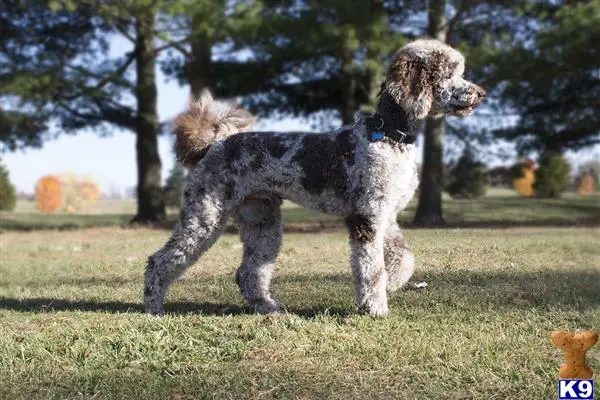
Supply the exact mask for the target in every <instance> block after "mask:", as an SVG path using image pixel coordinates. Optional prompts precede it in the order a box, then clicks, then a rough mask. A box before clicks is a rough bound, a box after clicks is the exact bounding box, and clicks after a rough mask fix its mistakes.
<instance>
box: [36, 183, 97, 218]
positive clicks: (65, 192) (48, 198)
mask: <svg viewBox="0 0 600 400" xmlns="http://www.w3.org/2000/svg"><path fill="white" fill-rule="evenodd" d="M38 193H39V195H38ZM101 195H102V193H101V191H100V188H99V187H98V185H97V184H96V182H94V181H93V180H92V179H90V178H81V177H78V176H77V175H75V174H72V173H64V174H59V175H49V176H45V177H43V178H42V179H40V181H39V182H38V185H37V186H36V204H37V208H38V210H40V211H41V212H44V213H53V212H57V211H66V212H68V213H74V212H79V211H84V210H86V209H89V208H90V207H91V206H92V205H93V204H94V203H96V202H97V201H98V200H99V199H100V197H101ZM57 199H60V201H58V200H57Z"/></svg>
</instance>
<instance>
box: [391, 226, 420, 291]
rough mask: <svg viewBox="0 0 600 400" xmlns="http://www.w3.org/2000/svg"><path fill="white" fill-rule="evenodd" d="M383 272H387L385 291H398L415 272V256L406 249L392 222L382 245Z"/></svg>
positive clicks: (399, 233) (402, 237) (397, 229)
mask: <svg viewBox="0 0 600 400" xmlns="http://www.w3.org/2000/svg"><path fill="white" fill-rule="evenodd" d="M383 249H384V259H385V270H386V271H387V277H388V280H387V291H388V292H389V293H393V292H395V291H396V290H398V289H400V288H401V287H402V286H403V285H404V284H405V283H406V282H408V280H409V279H410V277H411V276H412V274H413V272H414V270H415V256H414V255H413V253H412V252H411V251H410V250H409V249H408V247H406V243H405V241H404V236H403V235H402V232H401V231H400V227H399V226H398V224H397V223H396V221H394V222H393V223H392V224H391V225H390V227H389V228H388V229H387V231H386V233H385V239H384V244H383Z"/></svg>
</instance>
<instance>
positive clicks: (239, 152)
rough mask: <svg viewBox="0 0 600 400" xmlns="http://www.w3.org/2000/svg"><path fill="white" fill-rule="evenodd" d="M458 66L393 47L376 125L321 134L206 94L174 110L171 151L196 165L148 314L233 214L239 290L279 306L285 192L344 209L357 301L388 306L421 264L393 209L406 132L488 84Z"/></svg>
mask: <svg viewBox="0 0 600 400" xmlns="http://www.w3.org/2000/svg"><path fill="white" fill-rule="evenodd" d="M463 72H464V58H463V56H462V55H461V54H460V53H459V52H458V51H456V50H454V49H452V48H451V47H449V46H447V45H445V44H443V43H441V42H438V41H434V40H418V41H415V42H412V43H409V44H408V45H406V46H404V47H402V48H401V49H400V50H399V51H398V52H397V54H396V55H395V56H394V58H393V60H392V63H391V65H390V67H389V70H388V72H387V76H386V80H385V82H384V83H383V84H382V86H381V93H380V95H379V103H378V106H377V113H376V114H374V115H375V116H376V117H377V119H375V121H376V122H375V123H373V120H374V118H375V117H374V116H364V115H363V116H359V117H358V118H357V120H356V122H355V123H353V124H352V125H348V126H344V127H342V128H340V129H339V130H337V131H334V132H329V133H322V134H315V133H294V132H278V133H272V132H243V133H240V131H243V130H246V129H248V128H249V126H251V124H252V123H253V122H254V118H253V117H252V116H251V115H250V114H248V113H247V112H245V111H243V110H239V109H236V108H235V107H230V106H227V105H225V104H222V103H219V102H216V101H214V100H213V99H212V97H211V95H210V94H209V93H208V92H205V93H204V94H203V95H202V96H201V98H200V99H199V100H198V101H196V102H194V103H193V104H192V105H191V108H190V110H189V111H187V112H186V113H184V114H182V115H181V116H180V117H179V118H178V119H177V129H176V134H177V143H176V151H177V153H178V156H179V157H180V160H181V161H183V162H184V163H185V164H187V165H188V166H193V168H192V169H191V170H190V173H189V175H188V178H187V182H186V184H185V188H184V191H183V200H182V202H183V205H182V209H181V216H180V220H179V222H178V223H177V226H176V227H175V231H174V233H173V235H172V237H171V238H170V239H169V240H168V242H167V243H166V244H165V245H164V247H163V248H162V249H160V250H159V251H158V252H156V253H155V254H153V255H152V256H151V257H149V259H148V265H147V269H146V273H145V290H144V300H145V306H146V311H147V312H149V313H152V314H163V313H164V309H163V302H164V298H165V294H166V292H167V289H168V287H169V285H170V284H171V283H172V282H173V280H174V279H176V278H177V277H178V276H180V275H181V274H182V273H183V272H184V270H185V269H186V268H188V267H189V266H190V265H192V264H193V263H194V262H196V260H197V259H198V258H199V257H200V256H201V255H202V253H204V252H205V251H206V250H207V249H208V248H210V247H211V246H212V245H213V244H214V243H215V241H216V240H217V238H218V237H219V235H220V234H221V232H222V231H223V229H224V227H225V223H226V221H227V219H228V217H229V216H234V217H235V218H236V220H237V222H238V224H239V228H240V235H241V240H242V242H243V245H244V252H243V259H242V263H241V266H240V267H239V269H238V271H237V273H236V281H237V283H238V284H239V286H240V289H241V293H242V296H243V297H244V299H245V300H246V301H247V302H248V303H249V304H250V306H252V307H253V309H254V310H256V311H257V312H260V313H274V312H277V311H279V308H280V305H279V301H278V300H277V297H276V296H275V295H274V294H273V292H272V291H271V286H270V285H271V278H272V277H273V272H274V270H275V264H276V260H277V255H278V252H279V250H280V248H281V236H282V222H281V210H280V207H281V203H282V200H281V199H282V198H287V199H290V200H291V201H293V202H295V203H298V204H300V205H302V206H305V207H309V208H313V209H317V210H320V211H324V212H326V213H336V214H341V215H343V216H344V217H345V222H346V225H347V227H348V231H349V235H350V245H351V266H352V274H353V277H354V285H355V289H356V302H357V305H358V308H359V310H361V311H364V312H366V313H369V314H372V315H385V314H387V312H388V302H387V292H393V291H395V290H397V289H398V288H400V287H401V286H402V285H403V284H405V283H406V282H407V281H408V280H409V278H410V277H411V275H412V273H413V270H414V256H413V254H412V253H411V251H410V250H409V249H408V247H407V246H406V244H405V242H404V239H403V236H402V233H401V231H400V228H399V226H398V224H397V222H396V216H397V214H398V212H399V211H400V210H402V209H403V208H404V207H406V205H407V203H408V202H409V200H410V199H411V198H412V197H413V194H414V192H415V190H416V188H417V185H418V176H417V168H416V163H415V145H414V144H413V143H414V140H412V141H411V140H406V141H403V140H401V139H402V137H404V134H408V136H407V137H411V133H412V134H413V135H414V130H415V125H416V123H417V122H418V121H419V120H421V119H424V118H426V117H427V116H434V115H441V114H444V113H447V114H453V115H460V116H467V115H469V114H470V113H471V112H472V111H473V108H474V107H476V106H477V105H478V104H479V103H480V102H481V100H482V99H483V97H484V96H485V92H484V91H483V89H481V88H480V87H478V86H477V85H475V84H473V83H471V82H468V81H467V80H465V79H464V78H463V76H462V74H463ZM373 127H374V128H373ZM390 129H391V130H390ZM373 130H375V131H381V132H373ZM386 132H387V133H388V134H389V135H388V134H385V133H386ZM392 133H395V135H392ZM398 134H400V135H401V136H398ZM374 135H375V136H374ZM377 135H379V136H377ZM399 138H400V139H399Z"/></svg>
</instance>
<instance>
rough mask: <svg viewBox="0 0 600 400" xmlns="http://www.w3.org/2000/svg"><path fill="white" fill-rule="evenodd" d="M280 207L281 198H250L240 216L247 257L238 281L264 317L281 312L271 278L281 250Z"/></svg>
mask: <svg viewBox="0 0 600 400" xmlns="http://www.w3.org/2000/svg"><path fill="white" fill-rule="evenodd" d="M280 207H281V200H280V199H279V198H248V199H246V200H245V201H244V203H243V204H242V205H241V206H240V207H239V210H238V214H237V220H238V223H239V227H240V237H241V240H242V242H243V243H244V255H243V259H242V264H241V266H240V268H239V269H238V270H237V272H236V276H235V277H236V282H237V284H238V285H239V287H240V291H241V293H242V296H243V297H244V299H245V300H246V301H247V302H248V304H249V305H250V306H251V307H252V308H253V309H254V310H255V311H256V312H259V313H261V314H270V313H275V312H278V311H279V300H278V299H277V297H276V296H275V295H274V294H273V293H272V292H271V278H272V277H273V272H274V271H275V262H276V259H277V254H278V253H279V249H280V248H281V236H282V223H281V209H280Z"/></svg>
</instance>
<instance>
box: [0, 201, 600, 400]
mask: <svg viewBox="0 0 600 400" xmlns="http://www.w3.org/2000/svg"><path fill="white" fill-rule="evenodd" d="M513 202H514V203H513ZM533 203H535V204H536V206H535V207H534V206H533ZM494 204H495V206H494ZM528 204H531V206H529V205H528ZM113 206H114V207H122V206H123V204H121V205H113ZM523 208H524V209H525V210H531V213H530V214H529V215H527V211H524V214H525V215H523V214H521V213H519V214H518V215H514V218H513V217H510V216H511V215H513V213H515V212H517V210H518V209H523ZM541 208H542V209H541ZM294 210H295V207H293V206H291V205H288V206H287V207H286V213H287V214H286V215H287V216H286V218H287V219H286V223H288V224H290V225H293V224H295V223H297V224H307V223H314V222H315V221H317V222H318V223H322V221H324V219H322V218H323V217H322V216H320V215H318V214H311V213H308V212H306V211H304V210H302V211H300V209H297V210H298V211H294ZM446 210H447V212H448V217H449V219H451V218H453V219H452V220H451V221H455V222H460V221H464V220H469V221H473V222H474V225H475V226H476V225H477V224H475V222H476V223H480V222H481V221H488V220H489V219H493V218H495V221H500V220H503V221H511V220H512V221H516V222H515V224H517V223H518V222H519V221H528V224H530V225H536V224H539V225H540V226H542V225H544V224H547V221H550V220H551V219H554V220H555V221H562V222H563V223H561V225H565V224H567V223H568V222H569V221H574V220H579V219H580V218H581V219H593V218H595V217H598V215H599V213H598V205H597V204H596V203H595V202H594V201H590V200H581V199H575V198H567V199H565V200H558V201H555V202H548V203H544V202H543V201H541V200H522V199H517V198H512V200H510V197H495V198H490V199H482V200H477V201H474V202H470V203H469V202H464V203H460V204H459V203H454V202H451V203H448V204H447V206H446ZM451 210H455V211H456V213H457V214H455V216H452V211H451ZM301 213H305V214H301ZM490 213H491V214H492V216H490ZM552 213H554V214H552ZM540 214H543V215H540ZM25 215H29V216H30V217H31V218H37V220H35V221H33V225H34V227H39V226H40V225H39V224H42V226H45V227H52V226H57V224H56V221H52V218H72V221H74V226H77V225H79V226H86V225H90V224H89V221H88V220H86V218H87V216H77V215H75V216H54V217H41V216H36V214H35V213H33V211H32V210H29V213H28V212H26V210H21V211H20V212H19V213H16V214H14V215H13V219H12V225H10V224H8V223H7V222H6V221H4V219H5V218H3V222H2V224H3V225H2V227H3V231H2V232H1V233H0V244H1V253H0V256H1V259H0V261H1V263H0V399H141V398H144V399H171V400H181V399H203V398H219V399H221V398H223V399H239V398H253V399H267V398H278V399H281V398H286V399H287V398H302V399H317V398H336V399H348V398H361V399H362V398H364V399H386V398H389V399H503V400H504V399H552V398H556V379H557V373H558V368H559V367H560V365H561V363H562V355H561V354H560V352H559V351H558V350H557V349H555V348H554V347H553V345H552V343H551V342H550V334H551V332H552V331H553V330H559V329H594V330H597V331H598V330H600V246H599V244H600V241H599V239H598V238H599V237H600V229H599V228H598V225H596V226H587V227H584V226H579V227H532V226H529V227H520V228H515V227H511V228H506V229H490V228H486V229H471V228H468V229H454V228H451V229H441V230H415V229H412V230H411V229H409V230H406V232H405V234H406V237H407V240H408V241H409V243H410V244H411V245H412V247H413V249H414V250H415V254H416V257H417V263H418V267H417V272H416V274H415V277H414V280H413V281H414V282H420V281H426V282H427V283H428V284H429V286H428V287H427V288H426V289H421V290H402V291H400V292H398V293H396V294H395V295H393V297H392V298H391V301H390V308H391V312H390V316H389V317H388V318H385V319H377V318H371V317H368V316H361V315H357V314H356V313H355V312H354V298H353V289H352V283H351V277H350V272H349V267H348V262H347V259H348V245H347V238H346V234H345V233H344V232H343V231H342V230H336V229H334V228H332V229H327V230H326V231H325V232H321V233H318V234H307V233H289V234H287V235H286V236H285V239H284V247H283V250H282V252H281V255H280V259H279V267H278V270H277V275H276V278H275V280H274V289H275V291H276V292H277V293H278V295H279V297H280V298H281V300H282V302H283V304H284V306H285V308H286V312H285V313H283V314H282V315H278V316H273V317H263V316H258V315H252V314H250V313H248V310H247V309H246V308H245V306H244V304H243V303H242V301H241V298H240V295H239V293H238V289H237V286H236V285H235V283H234V280H233V274H234V271H235V269H236V267H237V265H238V263H239V261H240V256H241V245H240V243H239V240H238V238H237V236H235V235H233V234H226V235H224V236H223V237H222V238H221V239H220V240H219V241H218V242H217V244H216V245H215V246H214V247H213V248H212V249H211V250H210V251H209V252H208V253H207V254H206V255H205V257H203V258H202V259H201V260H200V261H199V262H198V263H197V264H196V265H195V266H193V267H192V268H190V270H189V271H188V272H187V273H186V274H185V275H184V278H183V280H181V281H178V282H176V283H175V284H174V286H173V289H172V291H171V293H170V295H169V298H168V305H167V311H168V312H169V315H168V316H166V317H163V318H154V317H149V316H146V315H144V314H142V313H141V311H142V304H141V298H142V281H143V270H144V260H145V259H146V257H147V256H148V255H149V254H150V253H151V252H153V251H154V250H156V249H158V248H159V247H160V246H161V245H162V244H163V243H164V241H165V240H166V239H167V238H168V236H169V232H168V231H167V230H151V229H132V228H130V229H122V228H120V227H118V226H114V227H96V228H84V229H73V230H66V231H65V230H48V229H43V230H30V231H24V230H23V229H26V228H27V226H28V225H27V223H26V222H25V219H24V216H25ZM113 215H116V216H120V217H123V216H127V215H128V211H127V210H125V211H118V212H117V211H115V212H114V213H113ZM509 217H510V218H509ZM97 218H98V220H99V221H104V223H106V221H107V220H109V219H110V218H109V217H106V216H105V215H101V214H98V215H97ZM511 218H512V219H511ZM82 220H83V221H84V222H83V223H82V222H81V221H82ZM125 220H126V219H124V221H125ZM15 221H16V222H17V223H15ZM40 221H42V222H40ZM48 221H50V222H48ZM531 221H533V222H535V223H532V222H531ZM30 222H31V221H30ZM36 224H37V225H36ZM44 224H45V225H44ZM457 225H459V224H458V223H457ZM525 225H527V224H525ZM587 225H590V223H588V224H587ZM591 225H593V224H591ZM492 226H493V224H492ZM15 228H16V229H17V230H12V229H15ZM588 362H589V364H590V366H591V367H592V368H593V369H595V371H596V373H597V374H598V373H600V345H596V347H595V348H594V349H592V350H591V351H590V353H589V354H588ZM597 386H598V385H597Z"/></svg>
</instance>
